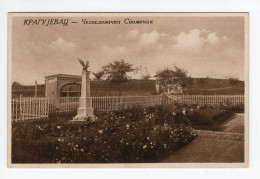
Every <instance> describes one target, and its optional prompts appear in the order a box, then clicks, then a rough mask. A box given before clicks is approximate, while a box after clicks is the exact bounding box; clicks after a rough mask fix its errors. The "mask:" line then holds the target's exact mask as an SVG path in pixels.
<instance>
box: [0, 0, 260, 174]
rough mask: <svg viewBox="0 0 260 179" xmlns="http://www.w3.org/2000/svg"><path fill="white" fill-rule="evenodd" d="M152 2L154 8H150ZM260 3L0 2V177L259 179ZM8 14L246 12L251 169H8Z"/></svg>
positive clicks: (236, 0) (220, 0)
mask: <svg viewBox="0 0 260 179" xmlns="http://www.w3.org/2000/svg"><path fill="white" fill-rule="evenodd" d="M151 3H153V4H151ZM259 5H260V3H259V2H257V0H255V1H250V2H247V1H244V0H229V1H226V0H210V1H208V0H197V1H195V0H182V1H179V2H178V1H177V0H169V1H167V0H164V1H162V0H160V1H156V0H150V1H143V3H141V2H139V1H138V0H131V1H124V2H123V1H122V3H121V4H120V3H119V1H118V0H113V1H108V0H103V1H97V0H96V1H95V3H89V2H85V1H84V0H78V1H75V0H74V1H68V0H63V1H54V0H52V1H51V0H45V1H36V0H26V1H25V0H23V1H22V0H20V1H19V0H9V1H7V2H3V1H2V0H0V57H1V58H0V73H1V75H0V79H1V80H0V81H1V85H0V86H1V88H0V92H1V97H0V99H1V100H0V114H3V115H2V118H1V120H0V126H1V128H0V146H1V148H0V178H18V177H19V178H35V177H37V178H57V177H61V178H76V177H84V176H85V177H87V178H94V177H95V178H96V177H97V178H99V177H106V178H115V177H116V178H122V177H124V178H133V177H141V178H159V177H160V178H172V177H174V178H192V179H193V178H232V177H235V178H260V172H259V168H260V161H259V158H260V156H259V153H258V151H260V139H259V138H260V135H259V134H260V133H259V131H260V121H259V120H260V115H259V113H258V111H259V110H258V106H259V105H258V103H257V102H258V101H260V100H259V94H258V93H259V91H260V85H259V77H258V76H260V70H258V68H259V67H260V62H259V60H260V54H259V51H260V50H259V46H260V45H259V44H260V36H259V35H258V33H259V32H260V21H259V19H260V13H259V12H258V11H257V10H258V9H259V7H260V6H259ZM7 12H249V13H250V17H249V22H250V24H249V29H250V39H249V43H250V48H249V54H250V58H249V63H250V75H249V78H250V80H249V84H250V86H249V95H250V98H249V102H250V103H249V106H250V107H249V112H250V113H249V116H250V120H249V121H250V122H249V127H250V130H249V136H250V139H249V141H250V146H249V150H250V152H249V157H250V158H249V168H248V169H87V170H85V169H84V170H82V169H69V170H64V169H63V170H60V169H51V170H46V169H7V121H6V119H7V105H6V103H7Z"/></svg>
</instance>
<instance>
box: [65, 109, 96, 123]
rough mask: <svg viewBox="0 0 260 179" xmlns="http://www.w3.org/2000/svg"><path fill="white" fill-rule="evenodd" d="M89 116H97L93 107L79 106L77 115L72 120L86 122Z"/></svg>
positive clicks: (92, 118)
mask: <svg viewBox="0 0 260 179" xmlns="http://www.w3.org/2000/svg"><path fill="white" fill-rule="evenodd" d="M88 117H91V120H94V118H95V116H94V114H93V108H92V107H89V108H82V107H79V108H78V110H77V115H76V116H75V117H73V119H72V120H71V121H70V122H85V121H87V119H88Z"/></svg>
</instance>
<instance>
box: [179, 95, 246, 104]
mask: <svg viewBox="0 0 260 179" xmlns="http://www.w3.org/2000/svg"><path fill="white" fill-rule="evenodd" d="M176 96H177V97H178V99H177V101H176V102H177V103H179V104H199V105H204V104H207V105H218V104H221V103H226V104H229V105H238V104H244V100H245V99H244V95H176Z"/></svg>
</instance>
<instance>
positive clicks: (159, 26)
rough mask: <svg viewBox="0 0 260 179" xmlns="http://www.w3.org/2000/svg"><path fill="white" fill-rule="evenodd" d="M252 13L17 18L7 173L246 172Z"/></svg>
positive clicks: (12, 18)
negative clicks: (82, 170)
mask: <svg viewBox="0 0 260 179" xmlns="http://www.w3.org/2000/svg"><path fill="white" fill-rule="evenodd" d="M248 20H249V15H248V13H9V15H8V119H7V120H8V167H10V168H205V167H212V168H216V167H220V168H231V167H232V168H241V167H248V155H249V152H248V151H249V150H248V147H249V145H248V133H249V128H248V120H249V119H248V109H249V105H248V82H249V77H248V71H249V68H248V61H249V59H248V58H249V50H248V28H249V25H248Z"/></svg>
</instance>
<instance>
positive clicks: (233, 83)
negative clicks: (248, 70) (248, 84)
mask: <svg viewBox="0 0 260 179" xmlns="http://www.w3.org/2000/svg"><path fill="white" fill-rule="evenodd" d="M228 81H229V84H230V85H231V86H236V85H239V84H241V82H240V80H239V79H238V78H234V77H230V78H228Z"/></svg>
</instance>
